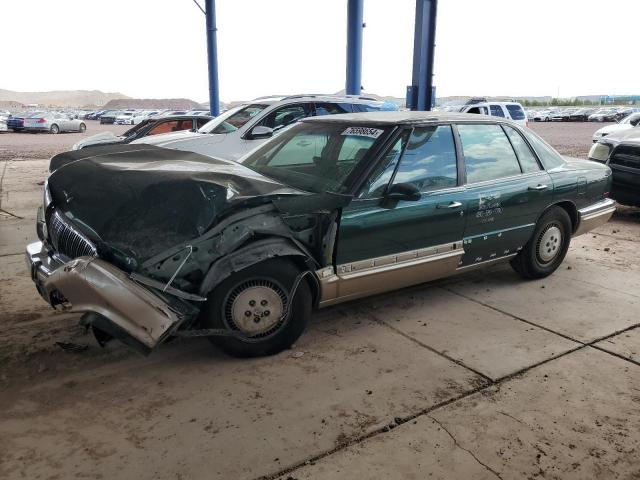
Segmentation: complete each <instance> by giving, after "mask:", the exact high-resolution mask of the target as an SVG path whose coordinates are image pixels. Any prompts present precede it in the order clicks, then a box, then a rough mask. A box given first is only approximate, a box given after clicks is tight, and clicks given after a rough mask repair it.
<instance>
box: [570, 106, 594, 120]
mask: <svg viewBox="0 0 640 480" xmlns="http://www.w3.org/2000/svg"><path fill="white" fill-rule="evenodd" d="M595 111H596V109H595V108H580V109H578V110H576V111H575V112H573V113H572V114H571V115H569V121H570V122H586V121H587V120H589V115H591V114H592V113H594V112H595Z"/></svg>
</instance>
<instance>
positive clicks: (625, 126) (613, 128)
mask: <svg viewBox="0 0 640 480" xmlns="http://www.w3.org/2000/svg"><path fill="white" fill-rule="evenodd" d="M639 124H640V112H637V113H632V114H630V115H628V116H627V117H625V118H623V119H622V120H621V121H620V123H616V124H614V125H607V126H606V127H602V128H601V129H599V130H596V132H595V133H594V134H593V137H592V138H593V141H594V142H597V141H598V140H599V139H601V138H602V137H606V136H607V135H609V134H611V133H615V132H622V131H625V130H629V129H630V128H633V127H637V126H638V125H639Z"/></svg>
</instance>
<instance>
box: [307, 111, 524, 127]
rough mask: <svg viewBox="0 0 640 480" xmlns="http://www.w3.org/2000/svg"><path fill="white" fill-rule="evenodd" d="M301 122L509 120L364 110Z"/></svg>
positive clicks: (469, 115)
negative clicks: (362, 111) (363, 111)
mask: <svg viewBox="0 0 640 480" xmlns="http://www.w3.org/2000/svg"><path fill="white" fill-rule="evenodd" d="M302 121H303V122H331V123H349V124H372V123H373V124H376V125H398V124H415V123H435V122H461V121H462V122H468V121H474V122H491V123H497V122H507V123H513V122H511V121H510V120H508V119H506V118H502V117H491V116H489V115H479V114H477V113H452V112H415V111H397V112H365V113H340V114H337V115H323V116H320V117H308V118H305V119H303V120H302Z"/></svg>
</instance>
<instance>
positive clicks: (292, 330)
mask: <svg viewBox="0 0 640 480" xmlns="http://www.w3.org/2000/svg"><path fill="white" fill-rule="evenodd" d="M299 274H300V270H299V269H298V268H297V267H296V266H295V264H294V263H293V262H292V261H290V260H288V259H285V258H273V259H269V260H265V261H263V262H260V263H258V264H256V265H253V266H251V267H247V268H245V269H244V270H240V271H239V272H236V273H233V274H231V275H230V276H229V277H228V278H226V279H225V280H223V281H222V283H220V285H218V286H217V287H216V288H215V289H214V291H213V292H212V293H210V294H209V295H208V299H207V302H206V304H205V306H204V308H203V309H202V312H201V314H200V315H201V316H200V323H201V325H202V327H203V328H223V329H227V330H235V331H239V332H241V333H247V329H246V328H243V327H242V324H239V323H238V324H236V323H235V322H234V313H233V312H234V310H236V314H238V313H239V312H238V310H240V312H242V311H243V310H245V309H246V310H245V314H244V316H245V317H247V318H246V319H243V320H246V321H247V323H248V324H249V325H251V322H253V323H254V324H255V326H256V328H260V326H257V325H258V324H259V322H260V321H265V322H266V323H265V324H264V325H265V327H263V328H266V329H265V330H263V331H262V332H258V333H257V334H255V335H254V336H251V337H248V338H246V339H240V338H234V337H210V338H209V340H210V341H211V343H213V344H214V345H216V346H217V347H219V348H220V349H221V350H222V351H224V352H225V353H227V354H229V355H232V356H234V357H241V358H248V357H261V356H265V355H274V354H276V353H278V352H281V351H282V350H285V349H287V348H289V347H291V345H292V344H293V343H294V342H295V341H296V340H297V339H298V338H299V337H300V335H301V334H302V332H303V331H304V329H305V328H306V326H307V324H308V323H309V318H310V317H311V309H312V308H311V307H312V296H311V290H310V288H309V283H308V282H307V280H306V279H304V278H303V279H302V281H301V282H300V283H299V285H298V288H297V290H296V292H295V297H294V298H293V300H292V299H291V298H290V293H291V288H292V287H293V284H294V283H295V280H296V278H297V277H298V275H299ZM250 290H253V291H254V292H256V293H255V295H256V298H255V299H253V298H250V297H252V294H251V293H248V292H249V291H250ZM269 296H271V297H270V299H271V303H269V302H268V301H267V299H266V298H267V297H269ZM274 298H275V301H273V299H274ZM247 302H253V304H251V303H247ZM262 302H266V303H264V304H262ZM289 302H292V303H291V305H290V307H289V309H290V312H289V315H288V318H287V319H281V317H282V316H281V315H280V316H278V317H277V318H278V319H280V320H278V321H277V322H276V323H274V324H272V323H271V322H273V321H275V318H276V317H275V315H274V316H272V317H271V318H269V316H270V315H271V312H270V311H269V308H270V307H271V308H273V309H274V310H275V311H276V312H277V311H284V310H283V309H284V308H286V305H287V304H288V303H289ZM261 304H262V305H261ZM245 305H246V306H245ZM249 305H251V306H249ZM272 305H273V307H272ZM250 309H251V310H250ZM246 313H248V314H249V315H246ZM258 315H260V317H261V318H260V319H259V320H257V318H258ZM239 316H240V317H241V318H242V317H243V315H242V314H240V315H239ZM252 316H253V318H251V317H252ZM272 319H274V320H272Z"/></svg>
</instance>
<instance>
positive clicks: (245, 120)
mask: <svg viewBox="0 0 640 480" xmlns="http://www.w3.org/2000/svg"><path fill="white" fill-rule="evenodd" d="M381 110H398V106H397V105H395V104H391V103H388V102H381V101H378V100H376V99H374V98H370V97H365V96H349V95H347V96H345V95H292V96H288V97H282V96H272V97H261V98H256V99H255V100H253V101H251V102H248V103H243V104H242V105H239V106H237V107H235V108H232V109H231V110H228V111H227V112H225V113H223V114H221V115H219V116H218V117H216V118H214V119H213V120H211V121H210V122H209V123H207V124H206V125H204V126H203V127H202V128H200V129H199V130H198V131H197V132H191V131H180V132H172V133H165V134H163V135H153V136H147V137H143V138H141V139H139V140H135V141H133V142H131V143H132V144H137V143H146V144H151V145H157V146H160V147H165V148H171V149H174V150H186V151H189V152H195V153H201V154H204V155H209V156H213V157H219V158H224V159H227V160H238V159H239V158H240V157H242V156H244V155H246V154H247V153H248V152H250V151H252V150H253V149H255V148H257V147H258V146H260V145H262V144H263V143H264V142H266V141H267V140H268V139H269V138H270V137H272V136H274V135H277V134H279V133H281V132H282V131H283V130H284V129H285V128H287V127H288V126H289V125H293V124H294V123H295V122H297V121H298V120H301V119H303V118H306V117H313V116H321V115H332V114H335V113H358V112H373V111H381Z"/></svg>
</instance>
